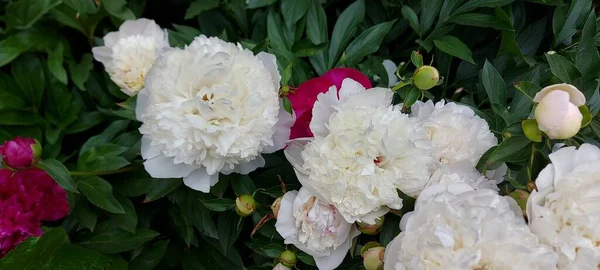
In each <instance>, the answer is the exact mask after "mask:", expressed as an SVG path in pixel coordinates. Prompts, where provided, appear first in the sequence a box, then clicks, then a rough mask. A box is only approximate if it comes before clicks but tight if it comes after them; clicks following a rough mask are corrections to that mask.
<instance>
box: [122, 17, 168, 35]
mask: <svg viewBox="0 0 600 270" xmlns="http://www.w3.org/2000/svg"><path fill="white" fill-rule="evenodd" d="M153 28H158V29H159V30H160V28H159V27H158V25H156V23H155V22H154V21H153V20H149V19H146V18H140V19H137V20H127V21H125V22H123V24H121V26H120V27H119V32H121V33H122V36H125V37H127V36H133V35H141V34H144V33H149V32H150V31H151V30H152V29H153Z"/></svg>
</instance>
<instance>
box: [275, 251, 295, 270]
mask: <svg viewBox="0 0 600 270" xmlns="http://www.w3.org/2000/svg"><path fill="white" fill-rule="evenodd" d="M279 261H280V262H281V264H282V265H283V266H287V267H293V266H294V265H296V253H294V252H293V251H291V250H286V251H284V252H281V254H280V255H279Z"/></svg>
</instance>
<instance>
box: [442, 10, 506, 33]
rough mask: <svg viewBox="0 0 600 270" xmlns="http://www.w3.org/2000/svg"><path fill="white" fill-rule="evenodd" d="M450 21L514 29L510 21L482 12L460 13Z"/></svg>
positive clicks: (500, 28)
mask: <svg viewBox="0 0 600 270" xmlns="http://www.w3.org/2000/svg"><path fill="white" fill-rule="evenodd" d="M448 22H450V23H456V24H460V25H468V26H476V27H489V28H494V29H499V30H513V27H512V25H510V23H507V22H505V21H504V20H500V19H498V18H497V17H495V16H492V15H488V14H481V13H463V14H459V15H456V16H453V17H452V18H450V19H449V20H448Z"/></svg>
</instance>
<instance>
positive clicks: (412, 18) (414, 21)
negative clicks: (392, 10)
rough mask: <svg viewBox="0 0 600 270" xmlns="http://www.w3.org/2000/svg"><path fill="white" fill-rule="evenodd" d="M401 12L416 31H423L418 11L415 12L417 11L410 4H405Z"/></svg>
mask: <svg viewBox="0 0 600 270" xmlns="http://www.w3.org/2000/svg"><path fill="white" fill-rule="evenodd" d="M401 12H402V16H403V17H404V19H406V20H407V21H408V24H409V25H410V27H411V28H412V29H413V30H415V32H417V33H421V26H420V25H419V17H418V16H417V13H415V11H414V10H413V9H412V8H410V6H408V5H405V6H403V7H402V11H401Z"/></svg>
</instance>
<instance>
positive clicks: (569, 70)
mask: <svg viewBox="0 0 600 270" xmlns="http://www.w3.org/2000/svg"><path fill="white" fill-rule="evenodd" d="M545 55H546V60H548V64H550V71H552V74H553V75H554V76H556V78H558V79H559V80H561V81H562V82H565V83H573V80H575V79H577V78H579V77H581V73H580V72H579V70H578V69H577V67H576V66H575V65H573V63H571V61H569V60H568V59H567V58H565V57H564V56H562V55H559V54H556V53H546V54H545Z"/></svg>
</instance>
